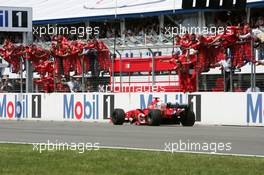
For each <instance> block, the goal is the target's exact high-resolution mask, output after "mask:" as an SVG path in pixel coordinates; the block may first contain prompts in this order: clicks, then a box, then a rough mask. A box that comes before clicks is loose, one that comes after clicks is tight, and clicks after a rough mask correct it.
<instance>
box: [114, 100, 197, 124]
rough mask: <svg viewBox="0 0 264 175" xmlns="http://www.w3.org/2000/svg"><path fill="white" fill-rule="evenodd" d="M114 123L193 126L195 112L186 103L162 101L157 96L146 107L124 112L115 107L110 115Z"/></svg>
mask: <svg viewBox="0 0 264 175" xmlns="http://www.w3.org/2000/svg"><path fill="white" fill-rule="evenodd" d="M111 120H112V123H113V124H114V125H122V124H123V123H125V122H127V123H131V124H135V125H150V126H159V125H160V124H161V123H165V122H166V123H167V122H169V123H174V124H180V123H181V124H182V125H183V126H193V125H194V123H195V114H194V112H193V111H192V110H191V109H190V107H189V105H187V104H178V103H176V104H172V103H162V102H161V101H160V100H159V98H154V99H153V101H152V103H151V104H150V105H149V106H148V108H146V109H143V110H142V109H136V110H131V111H128V112H125V111H124V110H123V109H115V110H114V111H113V113H112V115H111Z"/></svg>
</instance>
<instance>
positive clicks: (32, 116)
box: [0, 92, 264, 126]
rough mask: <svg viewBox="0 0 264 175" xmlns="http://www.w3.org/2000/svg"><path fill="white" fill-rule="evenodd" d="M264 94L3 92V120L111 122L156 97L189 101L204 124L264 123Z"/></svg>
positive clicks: (0, 103)
mask: <svg viewBox="0 0 264 175" xmlns="http://www.w3.org/2000/svg"><path fill="white" fill-rule="evenodd" d="M263 95H264V93H212V92H210V93H192V94H183V93H154V94H147V93H130V94H129V93H116V94H106V93H78V94H70V93H56V94H55V93H54V94H0V120H43V121H85V122H109V116H110V114H111V113H112V111H113V110H114V109H115V108H122V109H124V110H125V111H127V110H131V109H137V108H145V107H147V106H148V104H149V103H150V102H151V100H152V98H153V97H160V99H161V100H162V101H163V102H172V103H175V102H177V103H189V104H190V106H191V108H192V109H193V111H194V112H195V114H196V121H197V123H199V124H204V125H238V126H264V118H263V115H264V111H263V99H264V97H263Z"/></svg>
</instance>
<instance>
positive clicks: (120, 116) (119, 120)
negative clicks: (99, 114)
mask: <svg viewBox="0 0 264 175" xmlns="http://www.w3.org/2000/svg"><path fill="white" fill-rule="evenodd" d="M111 120H112V122H113V124H114V125H123V124H124V122H125V111H124V110H123V109H115V110H114V111H113V113H112V115H111Z"/></svg>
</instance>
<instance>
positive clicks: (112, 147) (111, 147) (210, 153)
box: [0, 141, 264, 158]
mask: <svg viewBox="0 0 264 175" xmlns="http://www.w3.org/2000/svg"><path fill="white" fill-rule="evenodd" d="M39 143H40V142H39ZM0 144H19V145H34V144H37V143H30V142H9V141H0ZM99 148H103V149H116V150H133V151H152V152H166V153H171V154H174V153H188V154H205V155H218V156H237V157H258V158H264V155H252V154H232V153H215V152H199V151H173V153H172V152H171V151H167V150H162V149H148V148H133V147H117V146H99Z"/></svg>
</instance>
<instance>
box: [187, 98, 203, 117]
mask: <svg viewBox="0 0 264 175" xmlns="http://www.w3.org/2000/svg"><path fill="white" fill-rule="evenodd" d="M188 104H189V105H190V108H191V110H192V111H193V112H194V114H195V118H196V121H198V122H200V121H201V95H195V94H191V95H188Z"/></svg>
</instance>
